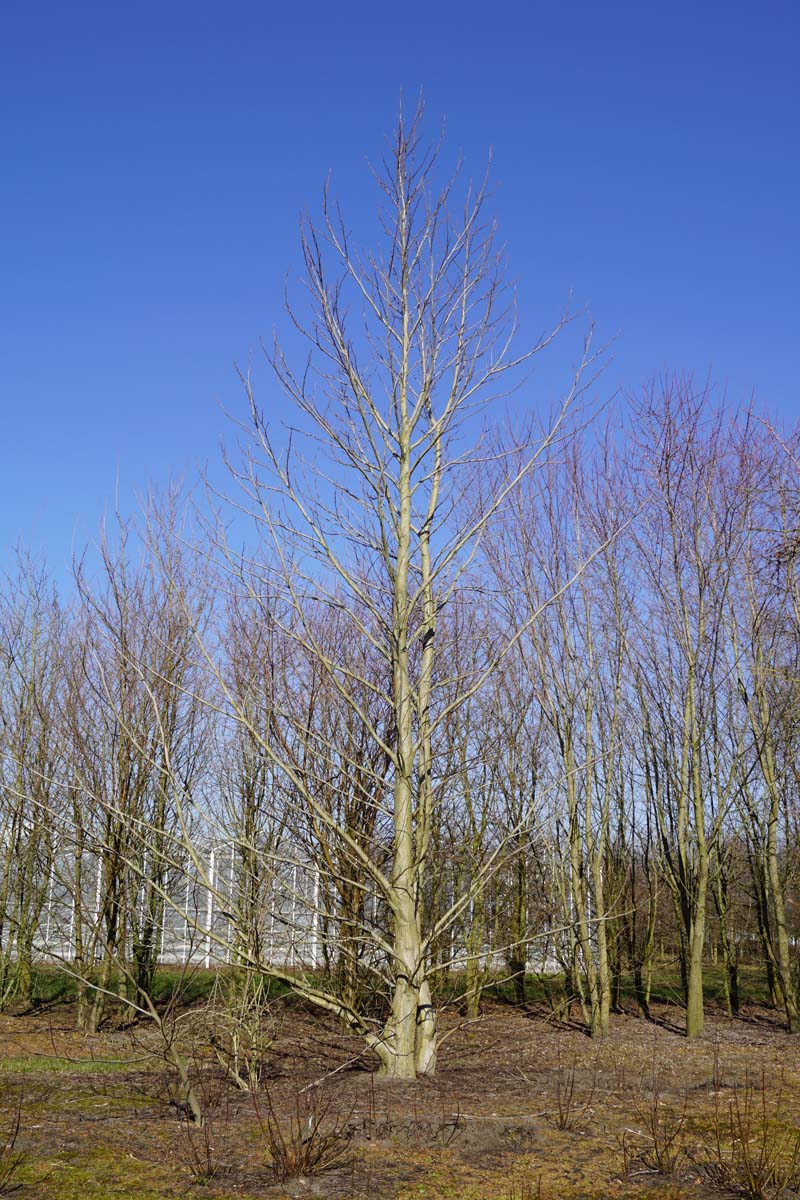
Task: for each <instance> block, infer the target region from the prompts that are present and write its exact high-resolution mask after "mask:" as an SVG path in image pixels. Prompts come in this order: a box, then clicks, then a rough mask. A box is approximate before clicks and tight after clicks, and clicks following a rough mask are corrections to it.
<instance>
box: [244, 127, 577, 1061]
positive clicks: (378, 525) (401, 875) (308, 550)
mask: <svg viewBox="0 0 800 1200" xmlns="http://www.w3.org/2000/svg"><path fill="white" fill-rule="evenodd" d="M421 121H422V112H421V109H419V110H418V111H417V112H416V113H415V115H414V116H413V117H412V119H411V120H410V121H406V120H405V119H404V118H403V117H401V119H400V121H399V122H398V126H397V131H396V134H395V137H394V139H393V140H392V142H391V143H390V145H389V149H388V152H387V154H386V157H385V159H384V160H383V162H382V164H381V166H380V167H379V168H378V169H377V170H376V171H375V173H374V177H375V180H376V183H377V185H378V188H379V190H380V193H381V197H382V207H381V210H380V220H381V227H382V233H383V236H382V242H381V245H380V246H379V247H378V249H377V250H376V251H375V252H374V253H371V254H370V253H366V254H361V253H360V252H359V251H358V250H357V249H356V248H355V246H354V244H353V241H352V239H351V236H350V233H349V230H348V227H347V224H346V221H345V218H344V217H343V216H342V214H341V213H340V212H339V211H338V209H337V208H335V207H334V206H333V204H332V202H331V200H330V197H329V194H328V192H327V191H326V193H325V198H324V204H323V220H322V223H321V225H320V226H319V227H317V226H314V225H312V224H311V223H309V222H306V223H305V224H304V227H303V234H302V249H303V257H304V267H305V283H306V287H307V290H308V293H309V297H310V312H309V316H308V318H307V319H303V317H302V316H301V315H300V314H299V313H297V312H296V311H295V310H291V313H292V317H293V320H294V322H295V326H296V328H297V330H298V331H299V333H300V335H301V336H302V337H304V338H305V339H306V341H307V343H308V345H309V352H310V358H309V363H308V364H307V365H306V366H305V367H304V368H303V369H302V370H300V371H298V372H295V371H294V370H293V369H292V367H291V366H290V365H289V362H288V361H287V358H286V357H284V354H283V353H282V351H281V349H280V348H279V347H278V346H276V347H275V349H274V352H273V353H272V355H271V356H270V360H271V363H272V366H273V368H274V370H275V372H276V375H277V380H278V383H279V384H280V386H281V388H282V391H283V394H284V396H285V397H287V398H288V400H289V402H290V404H291V405H292V406H293V411H294V416H293V417H292V419H291V425H292V426H293V428H292V432H291V437H290V438H289V439H288V441H278V440H276V435H275V433H274V430H273V429H272V428H271V427H270V426H269V423H268V420H267V417H266V415H265V413H264V411H262V409H261V407H260V406H259V404H258V402H257V400H256V397H255V392H254V389H253V386H252V384H251V380H250V378H249V377H247V378H245V380H244V382H245V386H246V389H247V395H248V399H249V403H250V422H249V424H248V425H247V426H246V428H245V431H244V432H245V439H246V441H245V453H244V458H243V462H242V465H241V466H240V467H237V468H235V469H234V475H235V478H236V482H237V484H238V485H239V492H238V496H237V499H236V503H237V505H238V506H239V508H243V509H247V510H248V511H249V512H250V513H251V514H252V516H253V517H254V519H255V521H256V525H257V528H258V531H259V535H260V539H261V541H260V546H259V548H258V549H257V551H255V552H254V556H253V557H254V562H255V563H256V564H257V571H258V572H259V573H260V574H261V576H262V577H263V578H264V580H265V581H267V582H268V585H269V589H270V591H271V592H272V593H273V594H274V595H275V596H276V597H279V604H277V605H276V611H275V614H274V617H273V619H274V620H275V622H276V624H277V625H278V626H279V627H280V628H281V630H282V632H283V634H284V635H285V636H286V637H287V638H288V639H290V640H292V641H293V642H294V643H295V645H296V646H297V647H298V653H299V655H300V656H301V657H302V658H303V659H304V660H305V662H306V664H311V663H313V664H314V671H315V672H316V674H317V676H318V677H324V679H325V687H326V689H328V690H329V691H330V692H331V693H333V694H335V695H337V696H338V698H339V701H340V702H341V704H342V705H343V706H344V707H345V708H346V709H348V710H349V711H350V714H351V716H352V718H353V719H354V720H355V722H356V724H357V725H358V726H359V728H360V731H361V732H360V734H359V735H358V737H359V739H360V738H366V740H367V741H368V742H370V743H372V746H373V749H372V750H371V751H369V752H368V753H366V755H365V758H364V759H363V760H364V761H366V762H367V763H373V766H372V767H370V771H371V773H372V774H371V780H370V788H371V789H372V788H374V789H375V794H374V795H373V797H372V798H371V799H370V803H371V804H375V805H376V808H377V812H378V814H379V815H381V816H385V818H386V820H387V821H388V824H389V830H390V840H389V844H388V852H387V847H385V846H382V847H381V849H380V853H379V854H378V855H377V856H376V854H375V853H373V852H372V850H371V849H368V848H367V847H366V846H365V845H364V844H362V842H361V841H360V839H359V838H358V837H356V836H354V833H353V830H352V828H350V827H349V825H348V821H347V820H346V819H343V813H342V812H341V810H339V809H337V808H336V807H335V806H333V805H332V804H331V803H330V802H329V800H328V798H327V796H326V793H325V792H324V790H323V791H320V789H318V788H317V787H316V786H311V784H310V782H309V778H308V776H307V775H306V774H305V773H304V772H303V771H302V770H300V769H298V765H297V760H296V756H295V755H294V754H293V753H291V752H290V751H289V750H288V748H286V747H282V746H281V744H280V741H276V740H272V739H269V738H267V737H265V736H264V731H263V730H261V729H259V728H257V727H255V726H254V724H253V722H252V719H251V716H250V714H249V713H248V711H247V710H246V709H245V708H244V707H243V706H242V705H241V704H240V703H238V701H237V698H236V696H235V695H233V693H232V692H231V691H230V689H228V692H227V696H228V701H229V704H230V707H231V711H232V713H233V714H234V715H235V718H236V719H237V720H239V721H240V722H241V723H242V724H244V725H246V726H247V727H248V729H249V730H250V731H251V733H252V734H253V736H254V737H256V738H258V739H260V742H261V745H262V747H263V749H264V751H265V753H266V754H267V755H268V756H269V758H270V761H271V764H272V769H273V771H274V772H275V774H276V776H277V777H279V778H280V779H281V780H282V786H283V787H284V789H285V793H286V794H287V795H290V796H291V797H293V803H294V804H295V806H296V808H297V810H298V811H300V810H302V811H303V812H304V813H305V815H306V817H307V819H308V820H310V821H311V822H312V824H313V825H314V827H315V828H316V830H317V831H318V836H319V837H320V839H321V840H324V841H325V842H327V843H328V844H329V845H330V846H332V847H335V848H336V849H335V852H332V853H331V854H330V856H329V861H330V863H334V862H336V861H339V860H340V859H341V858H342V857H344V858H350V859H352V860H355V861H357V862H358V863H359V868H360V872H361V873H362V875H363V877H364V878H365V879H368V880H369V887H370V888H371V889H372V890H373V891H374V892H375V894H376V896H377V897H378V904H379V906H381V907H382V908H383V910H384V911H385V914H386V927H385V930H381V929H380V928H379V927H374V926H373V927H372V928H371V929H370V932H369V937H370V938H371V939H372V943H373V945H375V946H378V947H379V948H380V953H381V955H382V958H383V966H382V970H383V973H384V977H385V980H386V986H387V989H388V995H389V1011H388V1013H387V1015H386V1017H385V1019H384V1020H382V1022H381V1023H380V1024H379V1025H378V1026H377V1027H376V1026H375V1025H373V1024H372V1023H371V1022H370V1020H368V1019H367V1017H366V1016H365V1013H364V1011H363V1010H362V1009H360V1008H358V1007H356V1006H354V1005H353V1004H352V1003H351V1002H350V1001H349V1000H348V999H347V998H346V997H344V996H343V995H341V994H340V993H339V992H338V991H337V990H336V989H335V988H330V989H328V988H321V987H320V986H319V984H318V983H314V982H312V981H310V980H308V979H306V980H305V981H304V980H303V979H302V978H300V977H299V976H294V977H292V982H293V986H295V988H297V989H298V990H300V991H302V992H303V994H304V995H306V996H307V997H308V998H309V999H310V1000H312V1001H315V1002H316V1003H318V1004H320V1005H322V1006H323V1007H326V1008H328V1009H330V1010H331V1011H334V1012H337V1013H338V1014H339V1015H340V1016H341V1017H342V1018H343V1019H344V1020H345V1021H347V1022H348V1023H349V1024H350V1025H351V1026H352V1027H353V1028H354V1029H356V1030H358V1031H359V1032H360V1033H361V1034H362V1035H363V1036H364V1037H365V1039H366V1041H367V1043H368V1045H369V1046H370V1047H371V1048H372V1049H373V1050H374V1051H375V1053H376V1054H377V1056H378V1058H379V1061H380V1069H381V1071H382V1072H383V1073H384V1074H386V1075H388V1076H393V1077H399V1078H411V1077H414V1076H415V1075H416V1074H430V1073H432V1072H433V1071H434V1069H435V1064H436V1046H437V1021H436V1008H435V1004H434V1001H433V997H432V993H431V987H430V980H429V973H428V972H429V966H428V963H429V955H430V952H431V946H432V943H433V942H434V941H435V939H436V937H437V936H438V935H439V931H440V927H441V925H442V924H443V923H446V922H448V921H451V920H453V919H454V918H455V917H457V916H458V914H459V913H460V912H462V911H463V910H464V909H465V908H466V906H467V905H468V902H469V895H468V894H466V895H461V896H457V897H455V898H454V901H453V903H452V904H451V905H450V908H449V910H448V911H447V912H445V913H442V914H441V915H440V917H439V918H438V921H436V922H435V923H433V924H432V925H431V924H430V923H429V922H428V921H427V918H426V913H425V900H424V898H425V895H426V878H427V876H428V873H429V870H430V854H431V839H432V831H433V828H434V807H435V797H436V795H437V789H436V781H435V779H434V771H435V769H436V764H435V754H434V738H435V735H436V730H437V729H438V728H439V726H440V725H441V723H442V722H443V721H445V720H446V719H448V717H449V716H451V715H452V713H453V712H454V711H455V710H456V709H458V708H459V706H460V705H461V704H462V703H464V702H465V701H466V699H467V698H468V697H469V696H470V695H471V694H472V693H473V692H474V691H475V690H477V689H478V688H479V687H480V686H481V683H482V682H483V680H484V679H485V678H486V677H488V675H489V674H490V672H491V669H492V666H493V662H492V661H490V658H489V657H488V656H484V657H483V659H482V660H479V661H477V662H475V663H474V665H473V666H472V667H471V668H470V670H469V671H468V672H467V673H466V674H464V675H459V676H458V677H457V685H456V686H455V688H454V687H453V680H452V679H448V678H447V674H448V672H447V669H446V667H447V663H448V646H447V634H446V628H445V627H444V626H443V625H442V623H441V622H440V619H439V618H440V614H441V612H442V609H443V607H444V606H445V605H447V604H448V603H449V602H450V601H451V599H452V598H453V597H454V595H455V594H456V592H457V591H459V590H461V591H464V592H466V591H468V589H469V587H471V586H475V583H474V580H475V577H476V575H477V572H478V567H479V563H480V557H481V546H482V539H483V535H484V533H485V531H486V529H487V528H488V526H489V525H490V524H491V522H492V519H493V517H494V516H495V515H496V514H497V513H498V511H499V510H500V508H501V507H502V505H503V504H504V502H505V500H506V498H507V497H508V496H509V495H510V494H511V492H512V491H513V489H514V487H515V486H516V484H517V483H518V482H519V480H520V479H521V478H524V476H525V475H526V474H527V473H528V472H529V471H530V470H531V469H532V467H533V464H534V463H535V461H536V458H537V453H538V452H539V451H540V449H541V445H542V443H543V442H544V443H546V442H547V440H548V438H549V437H551V436H552V435H553V430H554V428H558V426H559V424H560V421H561V418H562V416H563V412H564V411H565V410H566V409H567V408H568V407H569V405H570V404H571V403H572V401H573V400H574V399H575V398H576V396H577V395H578V394H579V393H580V391H581V389H582V387H583V386H584V373H585V371H586V368H587V366H588V365H589V364H590V363H591V362H592V361H593V360H592V356H591V353H590V350H589V342H588V337H587V340H586V342H585V343H584V346H583V349H582V351H581V353H580V354H579V363H578V366H577V369H576V374H575V377H574V379H573V381H572V383H571V385H570V386H569V387H568V389H567V391H566V394H565V396H564V399H563V403H562V405H561V406H560V407H559V409H558V411H557V414H556V417H555V419H554V422H553V426H552V427H551V428H550V429H549V430H547V431H546V432H545V433H544V434H543V435H542V436H541V437H538V438H533V437H528V438H526V439H524V444H523V445H520V443H519V441H517V443H516V444H515V446H514V450H515V452H516V453H515V454H514V455H511V454H508V455H496V456H495V457H496V459H497V461H496V462H495V468H496V469H495V472H494V480H495V482H494V486H493V489H492V491H491V493H490V494H486V495H483V496H482V497H481V500H482V502H481V503H480V504H477V503H475V500H474V495H473V494H472V489H473V488H474V483H475V478H476V474H475V471H476V466H477V464H478V463H479V462H480V460H481V459H482V458H483V457H484V456H485V455H486V454H487V453H488V451H487V449H486V447H487V445H488V443H486V442H484V441H483V440H482V438H481V423H482V421H485V420H486V419H487V418H488V417H489V415H490V407H489V406H490V405H491V403H492V401H494V400H496V399H497V398H498V396H499V395H501V394H502V393H503V392H504V391H506V390H507V389H508V388H509V387H512V386H514V385H515V384H518V383H519V382H520V380H521V376H520V370H521V368H524V365H525V364H526V363H527V362H528V361H529V360H530V358H531V356H532V355H533V354H535V353H537V352H538V351H540V350H542V349H543V348H544V347H545V346H546V345H547V344H548V343H549V342H550V341H551V340H552V338H553V337H554V336H555V334H556V333H557V332H558V330H559V329H560V328H561V327H562V325H563V324H564V322H563V321H559V322H558V324H557V326H556V328H555V329H553V330H552V332H550V333H549V334H547V335H546V336H545V337H543V338H542V339H540V341H539V342H538V343H537V344H536V345H535V346H534V347H533V348H532V349H530V350H527V351H524V352H523V353H521V354H515V353H514V352H513V350H512V339H513V336H514V333H515V331H516V317H515V309H514V303H513V294H512V293H511V292H509V290H508V288H507V286H506V284H505V282H504V277H503V265H504V264H503V258H502V254H501V253H500V252H499V251H498V249H497V246H496V243H495V230H494V225H493V223H492V222H491V220H489V219H488V218H487V216H486V197H487V193H486V187H485V185H481V186H480V187H478V188H477V189H474V188H472V187H471V186H467V187H466V188H460V175H459V172H458V171H457V172H456V173H455V175H454V176H453V177H452V178H451V179H450V180H449V181H448V182H446V183H445V184H444V186H443V187H442V188H441V189H440V190H439V191H436V190H435V189H434V181H435V178H436V174H437V172H438V169H439V167H438V157H439V147H438V146H434V147H432V148H429V147H426V146H425V145H424V143H423V142H422V140H421ZM459 189H460V193H461V194H460V197H459ZM457 213H459V215H456V214H457ZM356 314H357V315H356ZM220 548H221V549H223V550H224V543H222V542H220ZM228 568H229V571H230V573H231V576H232V578H234V579H236V582H237V584H238V586H240V587H241V588H242V589H244V590H245V591H246V590H248V588H249V587H250V583H249V579H250V577H251V570H250V569H248V570H246V571H242V570H241V569H240V560H239V557H238V556H236V555H233V554H230V555H229V556H228ZM320 607H323V608H327V609H329V610H330V611H331V612H335V613H338V614H340V619H341V620H342V621H343V622H344V623H345V624H347V625H349V626H350V635H349V636H348V637H347V638H346V639H345V638H343V639H342V647H344V646H346V647H347V650H346V653H345V652H341V651H340V650H339V649H337V648H332V647H331V646H330V645H329V643H328V642H327V641H326V640H325V639H324V638H323V637H322V636H321V634H320V628H321V626H320V622H319V617H318V614H319V610H320ZM501 655H502V648H495V657H497V656H501ZM373 656H374V657H376V658H377V660H378V661H379V663H380V671H379V674H378V678H377V680H375V679H374V678H373V676H372V675H367V676H364V675H362V669H361V664H362V663H363V662H364V660H365V657H373ZM437 663H438V664H439V665H440V668H441V669H439V670H437V669H436V668H437ZM442 664H443V665H444V666H443V667H442ZM306 669H310V667H307V668H306ZM368 696H371V697H372V699H370V700H369V703H368V702H367V701H368ZM373 704H374V705H376V706H377V709H378V711H380V712H384V711H388V712H389V714H390V719H389V720H382V719H381V721H378V720H376V718H375V717H374V715H373ZM357 740H358V739H357ZM359 754H360V755H363V754H364V751H363V749H362V751H359ZM378 762H380V763H381V764H383V763H386V764H387V766H386V768H385V769H384V767H383V765H381V766H380V767H378V766H377V763H378ZM328 869H329V870H330V869H331V867H330V866H329V867H328ZM334 874H335V868H334ZM474 886H476V881H475V880H473V881H472V883H471V884H470V887H471V888H472V887H474Z"/></svg>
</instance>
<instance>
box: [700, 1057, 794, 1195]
mask: <svg viewBox="0 0 800 1200" xmlns="http://www.w3.org/2000/svg"><path fill="white" fill-rule="evenodd" d="M768 1090H769V1091H770V1092H772V1091H773V1088H771V1087H770V1086H769V1085H768V1084H767V1079H766V1074H765V1072H764V1071H762V1073H761V1082H760V1084H758V1085H753V1084H752V1083H751V1082H750V1081H749V1080H747V1081H746V1082H745V1086H744V1088H742V1089H741V1092H739V1091H735V1092H734V1094H733V1097H732V1099H731V1100H730V1101H729V1103H728V1111H727V1114H721V1113H720V1111H719V1106H717V1112H716V1121H715V1126H714V1135H713V1138H712V1139H711V1140H710V1142H708V1143H707V1144H706V1150H707V1152H708V1153H709V1154H710V1156H711V1157H710V1161H709V1162H707V1163H706V1164H705V1172H706V1175H707V1177H708V1179H709V1180H710V1181H711V1182H712V1183H713V1184H714V1185H715V1187H718V1188H720V1190H722V1191H725V1192H727V1193H728V1194H729V1195H733V1196H741V1197H744V1198H745V1200H778V1198H780V1197H784V1196H789V1195H792V1196H793V1195H795V1194H796V1193H797V1192H798V1190H800V1130H798V1129H797V1128H796V1127H790V1126H788V1125H787V1123H786V1121H785V1120H781V1117H780V1113H781V1109H782V1107H783V1079H782V1078H781V1081H780V1083H779V1086H778V1088H777V1092H776V1093H775V1095H774V1099H773V1100H772V1101H769V1100H768V1097H767V1092H768Z"/></svg>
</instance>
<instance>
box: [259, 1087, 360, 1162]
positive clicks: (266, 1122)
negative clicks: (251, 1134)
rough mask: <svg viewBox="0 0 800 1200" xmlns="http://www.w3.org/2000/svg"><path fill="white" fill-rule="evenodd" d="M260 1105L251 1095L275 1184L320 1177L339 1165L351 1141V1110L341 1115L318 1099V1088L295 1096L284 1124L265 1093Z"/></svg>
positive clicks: (325, 1099)
mask: <svg viewBox="0 0 800 1200" xmlns="http://www.w3.org/2000/svg"><path fill="white" fill-rule="evenodd" d="M264 1103H265V1108H263V1109H262V1107H261V1101H260V1098H259V1096H258V1095H257V1094H256V1093H253V1106H254V1108H255V1112H256V1118H257V1120H258V1124H259V1127H260V1129H261V1135H262V1137H263V1139H264V1143H265V1145H266V1148H267V1150H268V1152H269V1159H270V1167H271V1169H272V1174H273V1176H274V1177H275V1179H276V1181H277V1182H279V1183H283V1182H285V1181H286V1180H288V1179H297V1178H298V1177H300V1176H303V1175H321V1174H322V1172H323V1171H327V1170H329V1169H330V1168H331V1167H334V1166H336V1164H337V1163H339V1162H341V1160H342V1158H343V1157H344V1155H345V1154H346V1152H347V1149H348V1147H349V1145H350V1142H351V1141H352V1139H353V1132H354V1129H353V1123H352V1116H353V1109H349V1110H348V1111H347V1112H346V1113H342V1112H341V1111H340V1110H338V1109H337V1108H335V1107H334V1105H333V1102H332V1100H331V1099H330V1098H325V1097H322V1096H320V1094H319V1091H318V1089H314V1090H312V1091H311V1092H306V1093H305V1094H303V1093H298V1094H297V1095H296V1097H295V1111H294V1113H293V1114H292V1115H291V1116H290V1117H289V1119H288V1121H287V1120H282V1119H281V1118H280V1117H279V1116H278V1114H277V1112H276V1111H275V1105H274V1103H273V1100H272V1097H271V1095H270V1094H269V1092H265V1093H264Z"/></svg>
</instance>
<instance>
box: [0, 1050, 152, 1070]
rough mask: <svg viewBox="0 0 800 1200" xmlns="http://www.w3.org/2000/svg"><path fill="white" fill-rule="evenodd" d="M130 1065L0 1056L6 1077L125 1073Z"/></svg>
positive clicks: (47, 1056)
mask: <svg viewBox="0 0 800 1200" xmlns="http://www.w3.org/2000/svg"><path fill="white" fill-rule="evenodd" d="M129 1068H130V1063H129V1062H128V1061H126V1060H125V1059H118V1060H116V1059H95V1058H60V1057H58V1055H54V1054H4V1055H2V1056H0V1071H1V1072H4V1073H6V1074H8V1075H32V1074H34V1073H38V1072H46V1073H47V1074H48V1075H65V1074H70V1075H74V1074H75V1073H76V1072H86V1073H87V1074H88V1073H91V1074H94V1073H95V1072H106V1071H107V1072H114V1071H125V1070H128V1069H129Z"/></svg>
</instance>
